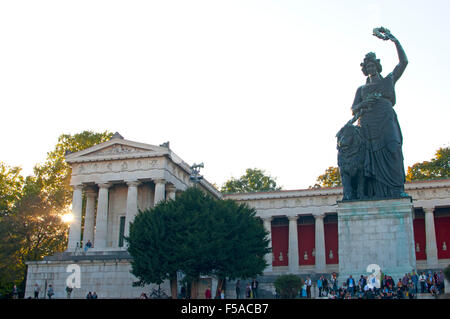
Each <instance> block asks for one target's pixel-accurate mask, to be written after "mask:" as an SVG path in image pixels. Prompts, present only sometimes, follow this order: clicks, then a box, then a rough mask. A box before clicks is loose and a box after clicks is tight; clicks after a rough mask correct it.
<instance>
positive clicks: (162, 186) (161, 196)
mask: <svg viewBox="0 0 450 319" xmlns="http://www.w3.org/2000/svg"><path fill="white" fill-rule="evenodd" d="M154 182H155V205H157V204H158V203H159V202H160V201H162V200H165V199H166V180H164V179H157V180H155V181H154Z"/></svg>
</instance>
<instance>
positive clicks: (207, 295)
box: [205, 287, 211, 299]
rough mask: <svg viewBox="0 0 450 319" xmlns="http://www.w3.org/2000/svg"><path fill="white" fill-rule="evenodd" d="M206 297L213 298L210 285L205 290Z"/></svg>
mask: <svg viewBox="0 0 450 319" xmlns="http://www.w3.org/2000/svg"><path fill="white" fill-rule="evenodd" d="M205 298H206V299H211V289H209V287H208V288H206V290H205Z"/></svg>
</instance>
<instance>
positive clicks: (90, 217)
mask: <svg viewBox="0 0 450 319" xmlns="http://www.w3.org/2000/svg"><path fill="white" fill-rule="evenodd" d="M153 182H154V183H155V197H154V204H155V205H156V204H157V203H159V202H160V201H162V200H165V199H166V195H167V198H170V199H175V194H176V188H175V187H174V186H172V185H166V184H167V183H166V181H165V180H164V179H158V180H153ZM125 183H126V185H127V187H128V192H127V203H126V215H125V229H124V236H128V234H129V231H130V228H129V225H130V222H132V221H133V220H134V217H135V216H136V214H137V212H138V187H139V185H141V182H140V181H138V180H132V181H125ZM96 185H97V186H98V192H96V191H94V190H93V189H92V185H90V187H86V186H84V185H75V186H73V199H72V215H73V220H72V222H71V225H70V230H69V243H68V247H67V250H68V251H75V250H76V248H77V247H78V246H79V244H80V238H81V220H82V207H83V191H84V193H85V195H86V212H85V222H84V232H83V243H84V244H85V243H86V242H87V241H88V240H90V241H91V242H92V243H93V244H94V245H95V248H96V250H101V249H104V248H107V232H108V207H109V190H110V187H111V186H112V185H113V184H112V183H98V184H96ZM166 192H167V194H166ZM96 201H97V216H96V217H95V208H96V207H95V203H96Z"/></svg>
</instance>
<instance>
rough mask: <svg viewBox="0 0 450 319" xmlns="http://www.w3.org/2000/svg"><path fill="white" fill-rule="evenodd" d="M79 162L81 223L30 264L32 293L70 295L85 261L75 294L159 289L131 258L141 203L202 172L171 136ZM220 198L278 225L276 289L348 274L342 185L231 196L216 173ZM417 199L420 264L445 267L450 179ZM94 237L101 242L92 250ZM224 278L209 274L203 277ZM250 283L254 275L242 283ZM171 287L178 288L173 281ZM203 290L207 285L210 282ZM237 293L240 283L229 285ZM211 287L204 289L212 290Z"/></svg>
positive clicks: (423, 187)
mask: <svg viewBox="0 0 450 319" xmlns="http://www.w3.org/2000/svg"><path fill="white" fill-rule="evenodd" d="M66 161H67V163H68V164H70V165H71V167H72V177H71V182H70V183H71V185H72V186H73V190H74V191H73V202H72V214H73V217H74V218H73V221H72V223H71V225H70V230H69V242H68V247H67V251H65V252H64V253H60V254H55V255H54V256H49V257H46V258H45V259H44V260H43V261H37V262H29V263H28V275H27V285H26V296H29V295H32V291H33V287H34V285H35V284H36V283H37V284H39V285H40V286H41V288H42V289H43V290H45V289H47V287H48V286H49V285H50V284H52V286H53V287H54V289H55V293H56V294H55V297H57V298H63V297H65V287H66V284H67V280H68V278H69V277H70V276H71V275H73V273H72V271H73V265H76V266H77V267H79V269H80V277H79V287H80V288H75V289H74V292H73V293H72V295H73V297H75V298H84V297H85V295H86V294H87V292H88V291H95V292H96V293H97V294H98V295H99V297H101V298H137V297H139V295H140V294H141V292H142V291H147V292H148V291H149V289H151V287H133V286H132V283H133V281H136V278H134V276H133V275H132V274H131V273H130V270H131V265H130V260H131V257H130V255H129V254H128V252H127V250H126V243H125V242H124V240H123V238H124V236H126V235H127V234H128V231H129V222H130V221H132V220H133V218H134V216H135V215H136V214H137V212H138V210H139V209H141V210H143V209H146V208H150V207H153V206H154V205H156V204H157V203H158V202H160V201H162V200H166V199H171V198H172V199H173V198H175V197H176V196H177V193H179V192H182V191H183V190H185V189H186V188H187V187H189V186H192V185H193V184H192V183H193V182H192V180H191V176H192V173H193V170H192V168H191V166H190V165H188V164H187V163H186V162H184V161H183V160H182V159H181V158H180V157H179V156H177V155H176V154H175V153H174V152H173V151H172V150H171V149H170V147H169V145H168V143H165V144H162V145H160V146H155V145H150V144H143V143H138V142H133V141H129V140H126V139H124V138H123V137H122V136H120V134H118V133H116V134H115V135H114V136H113V137H112V138H111V140H109V141H107V142H104V143H101V144H98V145H96V146H93V147H91V148H88V149H86V150H83V151H80V152H77V153H72V154H68V155H67V156H66ZM198 185H199V187H201V188H202V189H203V190H204V191H205V192H207V193H209V194H211V195H212V196H214V197H216V198H228V199H233V200H235V201H238V202H240V203H247V204H248V205H249V206H252V207H254V208H255V209H256V211H257V217H258V218H260V219H261V220H262V221H263V224H264V227H265V228H266V230H267V231H268V232H269V234H270V236H269V238H270V243H271V247H272V253H270V254H268V255H267V256H266V260H267V263H268V265H269V266H268V267H267V269H266V270H265V272H264V276H262V277H261V278H259V281H260V284H261V288H262V290H265V291H266V293H268V295H266V297H270V293H271V292H273V285H272V283H273V280H274V279H275V278H276V276H278V275H279V274H283V273H295V274H304V275H306V274H308V275H312V276H314V275H317V274H325V273H331V272H338V269H339V267H338V266H339V255H340V252H339V240H338V229H339V228H338V216H337V202H338V201H339V200H340V199H341V198H342V188H340V187H337V188H322V189H304V190H286V191H275V192H259V193H248V194H232V195H225V196H224V195H222V194H221V193H220V192H219V191H218V190H217V189H215V188H214V187H213V186H212V184H211V183H209V182H208V181H207V180H206V179H201V180H200V182H199V184H198ZM405 188H406V191H407V192H408V193H409V195H410V196H411V197H412V200H413V206H414V212H413V226H414V241H415V254H416V261H417V269H419V270H426V269H442V268H444V267H445V266H447V265H448V264H449V263H450V250H448V248H447V245H448V244H450V180H437V181H426V182H416V183H409V184H406V187H405ZM88 241H90V242H91V243H92V244H93V248H91V249H89V250H88V252H87V253H85V252H84V250H83V248H80V246H84V244H85V243H87V242H88ZM202 284H203V285H204V286H208V285H209V286H212V288H213V290H214V289H215V286H214V285H216V284H217V281H215V280H214V278H203V279H202V281H201V283H200V285H202ZM242 284H243V285H245V283H244V282H243V283H242ZM163 288H165V290H166V292H169V291H170V289H169V287H168V284H167V283H166V284H165V286H163ZM199 291H202V290H201V288H200V289H199ZM227 293H228V294H229V297H233V293H234V289H228V290H227ZM202 295H203V294H202V293H201V294H199V297H202Z"/></svg>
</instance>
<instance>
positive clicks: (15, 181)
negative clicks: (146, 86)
mask: <svg viewBox="0 0 450 319" xmlns="http://www.w3.org/2000/svg"><path fill="white" fill-rule="evenodd" d="M110 136H112V134H111V133H109V132H104V133H94V132H90V131H85V132H82V133H79V134H74V135H68V134H63V135H61V136H60V137H59V139H58V143H57V144H56V146H55V149H54V150H53V151H52V152H49V153H48V154H47V160H46V161H45V163H44V164H39V165H36V166H35V168H34V173H35V176H29V177H27V178H26V179H24V178H23V177H22V176H21V175H20V169H19V168H17V167H14V168H9V167H7V166H6V165H4V164H1V165H0V206H1V207H0V293H1V294H2V295H5V294H7V293H9V292H10V290H11V288H12V285H13V284H16V285H18V286H19V287H22V288H23V287H24V283H25V276H26V265H25V262H26V261H29V260H41V259H42V258H43V257H44V256H47V255H52V254H54V253H55V252H59V251H63V250H64V249H65V247H66V246H67V225H65V224H64V223H62V221H61V218H60V215H61V214H62V213H63V212H64V211H65V210H66V209H67V208H68V207H69V205H70V203H71V200H72V190H71V188H70V185H69V181H70V175H71V170H70V167H69V166H68V165H67V164H66V163H65V161H64V155H65V153H66V151H69V152H76V151H80V150H83V149H85V148H88V147H91V146H93V145H95V144H98V143H101V142H104V141H106V140H108V139H109V138H110ZM5 211H7V213H5ZM22 293H23V291H22Z"/></svg>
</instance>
